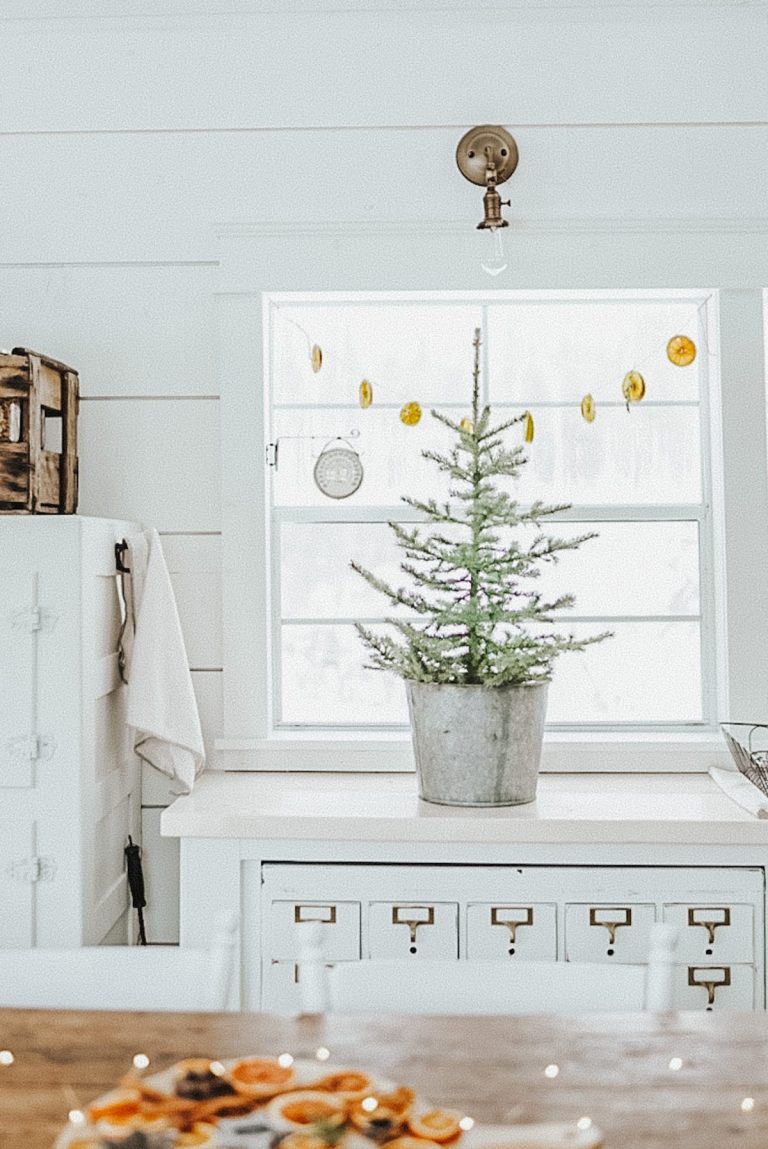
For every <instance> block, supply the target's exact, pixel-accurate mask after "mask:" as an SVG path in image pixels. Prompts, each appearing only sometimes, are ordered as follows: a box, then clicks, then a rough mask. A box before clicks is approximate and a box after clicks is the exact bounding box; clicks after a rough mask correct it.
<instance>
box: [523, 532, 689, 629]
mask: <svg viewBox="0 0 768 1149" xmlns="http://www.w3.org/2000/svg"><path fill="white" fill-rule="evenodd" d="M545 530H546V533H547V534H553V535H559V536H560V537H561V538H566V539H567V538H574V537H575V536H577V535H581V534H586V533H587V532H589V531H596V532H597V534H598V538H596V539H590V540H589V541H588V542H586V543H584V544H583V546H581V547H579V549H578V550H576V551H562V552H561V554H560V558H559V559H558V561H557V562H556V563H548V564H547V565H546V566H544V567H542V573H541V578H539V579H538V580H537V586H538V588H539V589H540V590H541V591H542V593H544V594H546V595H553V594H554V595H557V594H573V595H574V596H575V598H576V605H575V607H574V612H575V613H576V614H590V615H611V614H612V615H627V614H629V615H642V614H692V615H695V614H698V611H699V532H698V524H697V523H681V522H669V523H645V522H637V523H550V524H548V525H546V527H545ZM565 617H566V618H567V613H566V615H565Z"/></svg>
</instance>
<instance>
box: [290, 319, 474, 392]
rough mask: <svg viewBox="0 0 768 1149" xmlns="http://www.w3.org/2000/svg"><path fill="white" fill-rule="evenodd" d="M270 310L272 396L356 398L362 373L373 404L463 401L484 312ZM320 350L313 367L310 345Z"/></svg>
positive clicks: (469, 384)
mask: <svg viewBox="0 0 768 1149" xmlns="http://www.w3.org/2000/svg"><path fill="white" fill-rule="evenodd" d="M272 316H273V330H272V338H273V347H272V372H273V388H272V391H273V402H274V403H277V404H280V403H351V404H352V405H354V406H357V404H358V387H359V384H360V381H361V380H362V379H368V380H369V382H370V383H371V384H372V385H373V396H374V404H375V403H377V402H381V403H396V404H398V405H400V406H401V405H402V404H403V403H408V402H410V401H411V400H414V399H415V400H418V402H420V403H439V402H443V403H447V402H452V401H456V402H459V403H461V402H464V401H466V399H467V397H468V396H470V395H471V387H472V356H473V349H472V340H473V338H474V332H475V328H476V327H480V326H481V317H482V312H481V310H480V308H479V307H478V306H475V305H471V304H463V303H457V304H449V303H439V304H437V303H436V304H434V305H429V304H420V303H418V302H416V303H370V304H365V303H360V304H347V303H344V304H339V305H337V306H325V305H318V306H311V305H308V304H304V305H296V304H282V305H279V306H277V307H274V308H273V310H272ZM313 344H317V345H318V346H319V347H320V348H321V349H322V353H323V362H322V367H321V369H320V370H319V371H318V372H314V371H313V370H312V364H311V361H310V349H311V347H312V345H313Z"/></svg>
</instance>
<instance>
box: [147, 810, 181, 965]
mask: <svg viewBox="0 0 768 1149" xmlns="http://www.w3.org/2000/svg"><path fill="white" fill-rule="evenodd" d="M160 813H161V811H160V810H159V809H154V810H148V809H143V810H142V811H141V861H142V866H143V869H144V888H145V891H146V898H147V906H146V909H145V910H144V924H145V927H146V931H147V940H148V941H149V942H150V943H151V944H152V945H155V944H156V943H165V944H172V943H177V942H178V940H179V842H178V840H177V839H174V838H163V837H161V835H160Z"/></svg>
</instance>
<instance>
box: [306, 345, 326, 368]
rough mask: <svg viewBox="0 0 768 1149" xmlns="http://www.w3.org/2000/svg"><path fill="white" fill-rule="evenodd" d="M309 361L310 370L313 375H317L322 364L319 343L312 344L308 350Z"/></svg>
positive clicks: (321, 350) (321, 351) (321, 352)
mask: <svg viewBox="0 0 768 1149" xmlns="http://www.w3.org/2000/svg"><path fill="white" fill-rule="evenodd" d="M309 362H310V363H311V365H312V370H313V371H314V373H315V375H317V373H318V371H319V370H320V368H321V367H322V365H323V349H322V347H321V346H320V344H319V343H313V344H312V348H311V350H310V352H309Z"/></svg>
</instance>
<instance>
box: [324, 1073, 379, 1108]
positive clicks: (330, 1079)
mask: <svg viewBox="0 0 768 1149" xmlns="http://www.w3.org/2000/svg"><path fill="white" fill-rule="evenodd" d="M312 1088H313V1089H319V1090H322V1091H323V1092H325V1091H327V1092H328V1093H333V1094H335V1095H336V1096H338V1097H342V1098H343V1099H344V1100H345V1101H362V1099H363V1098H364V1097H368V1096H369V1095H370V1094H372V1093H375V1092H376V1086H375V1084H374V1080H373V1078H372V1077H371V1076H370V1075H369V1074H368V1073H363V1072H362V1070H360V1069H335V1070H333V1072H331V1073H326V1074H325V1076H324V1077H321V1078H320V1079H319V1081H314V1082H313V1083H312Z"/></svg>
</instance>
